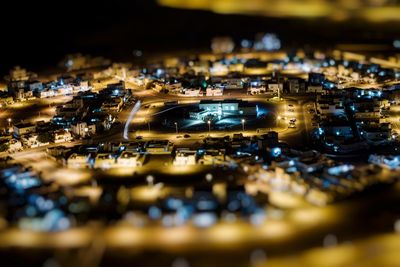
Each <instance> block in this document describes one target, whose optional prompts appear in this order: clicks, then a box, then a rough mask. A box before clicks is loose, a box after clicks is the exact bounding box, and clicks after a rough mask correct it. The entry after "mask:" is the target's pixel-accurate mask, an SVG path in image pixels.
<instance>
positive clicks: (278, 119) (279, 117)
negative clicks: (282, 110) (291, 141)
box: [276, 116, 282, 127]
mask: <svg viewBox="0 0 400 267" xmlns="http://www.w3.org/2000/svg"><path fill="white" fill-rule="evenodd" d="M281 119H282V117H281V116H278V117H276V127H278V126H279V121H280V120H281Z"/></svg>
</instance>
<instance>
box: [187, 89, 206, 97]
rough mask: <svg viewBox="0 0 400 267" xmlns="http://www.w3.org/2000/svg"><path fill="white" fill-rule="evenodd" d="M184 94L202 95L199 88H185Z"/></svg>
mask: <svg viewBox="0 0 400 267" xmlns="http://www.w3.org/2000/svg"><path fill="white" fill-rule="evenodd" d="M184 96H203V92H202V91H201V89H200V88H186V89H184Z"/></svg>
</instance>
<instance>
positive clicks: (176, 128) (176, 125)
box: [174, 122, 178, 134]
mask: <svg viewBox="0 0 400 267" xmlns="http://www.w3.org/2000/svg"><path fill="white" fill-rule="evenodd" d="M174 124H175V130H176V134H178V123H177V122H175V123H174Z"/></svg>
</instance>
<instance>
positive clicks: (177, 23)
mask: <svg viewBox="0 0 400 267" xmlns="http://www.w3.org/2000/svg"><path fill="white" fill-rule="evenodd" d="M3 5H5V7H6V8H3V12H2V13H1V16H0V30H1V34H2V38H1V39H2V44H1V49H0V73H1V74H4V73H5V72H7V71H8V70H9V69H10V68H11V67H12V66H14V65H16V64H18V65H22V66H23V67H26V68H29V69H32V70H35V71H40V69H42V68H46V67H48V66H54V65H56V64H57V62H59V60H61V58H62V57H63V56H64V55H65V54H67V53H75V52H82V53H89V54H92V55H102V56H105V57H109V58H110V59H115V60H130V59H131V58H132V57H133V56H134V55H133V51H134V50H138V49H139V50H141V51H143V52H144V55H148V54H151V53H158V52H166V51H171V50H172V51H178V50H181V49H182V48H185V49H199V48H203V49H209V46H210V39H211V38H212V37H214V36H218V35H230V36H232V37H233V38H234V39H235V40H240V39H242V38H254V35H255V34H256V33H258V32H273V33H276V34H277V35H278V36H279V38H280V39H281V40H282V45H283V48H290V47H303V46H309V45H311V46H320V47H326V48H330V47H334V46H335V45H337V44H349V43H351V44H374V45H375V46H373V47H372V46H369V47H364V48H363V49H367V50H368V49H369V50H379V51H387V50H390V49H392V50H393V49H394V47H393V42H394V40H395V39H396V38H400V27H399V26H400V1H398V0H337V1H335V0H158V1H157V0H142V1H141V0H136V1H123V0H113V1H109V0H108V1H106V0H98V1H94V0H87V1H78V0H70V1H63V2H57V3H55V2H54V3H53V4H50V3H48V1H40V0H39V1H23V2H19V1H8V2H7V3H6V4H3ZM377 45H379V46H377ZM352 49H361V48H360V46H353V47H352Z"/></svg>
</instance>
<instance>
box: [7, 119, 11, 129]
mask: <svg viewBox="0 0 400 267" xmlns="http://www.w3.org/2000/svg"><path fill="white" fill-rule="evenodd" d="M7 121H8V128H10V127H11V121H12V119H11V118H8V119H7Z"/></svg>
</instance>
